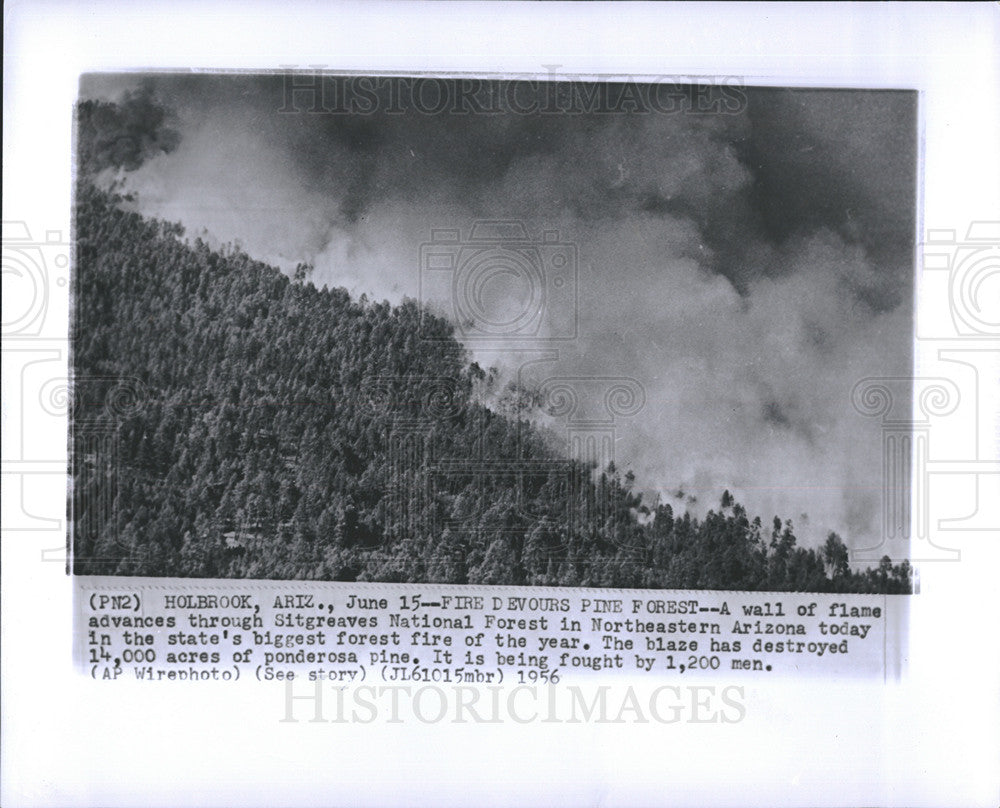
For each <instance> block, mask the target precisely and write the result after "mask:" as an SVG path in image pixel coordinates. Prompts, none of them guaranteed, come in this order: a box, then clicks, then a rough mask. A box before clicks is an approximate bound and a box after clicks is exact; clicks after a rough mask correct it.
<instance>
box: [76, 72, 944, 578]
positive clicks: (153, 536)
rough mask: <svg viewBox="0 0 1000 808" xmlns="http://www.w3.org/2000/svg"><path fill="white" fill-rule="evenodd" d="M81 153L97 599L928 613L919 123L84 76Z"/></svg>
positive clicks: (315, 76)
mask: <svg viewBox="0 0 1000 808" xmlns="http://www.w3.org/2000/svg"><path fill="white" fill-rule="evenodd" d="M76 125H77V132H76V159H77V162H76V170H77V185H76V199H75V214H74V215H75V228H76V231H75V243H76V259H77V272H76V276H75V285H74V299H73V323H72V348H73V372H74V388H75V389H74V411H73V444H72V449H73V451H72V481H73V486H72V500H71V505H70V514H71V519H70V525H71V531H70V539H71V544H72V565H73V570H74V572H76V573H78V574H101V575H137V576H180V577H187V576H190V577H208V578H255V579H259V578H263V579H316V580H328V581H383V582H411V583H453V584H501V585H535V586H546V585H547V586H597V587H611V588H645V589H657V588H675V589H733V590H751V591H762V590H763V591H817V592H845V593H846V592H854V593H889V594H900V593H908V592H911V591H912V588H913V575H912V570H911V568H910V564H909V562H908V560H907V559H908V555H907V550H908V545H907V542H906V539H908V538H909V527H910V526H909V524H908V519H909V516H908V514H906V515H905V519H903V518H902V517H901V515H900V513H896V514H895V516H896V519H895V520H894V518H893V511H892V509H891V508H890V507H888V506H890V505H891V502H887V498H888V499H892V498H894V497H896V491H895V489H893V488H892V485H893V484H895V485H896V487H897V488H899V489H902V488H905V487H906V486H908V485H909V481H908V479H903V477H902V474H901V473H900V474H899V477H898V479H896V480H890V479H886V471H885V469H884V463H883V454H884V450H885V447H884V440H883V432H884V428H883V424H882V422H881V421H879V420H878V419H873V418H871V417H870V416H871V415H872V414H876V413H877V412H878V410H879V408H880V407H882V408H884V409H886V410H887V409H889V408H892V409H893V411H894V412H895V413H897V414H899V413H901V414H904V415H907V416H908V412H909V407H910V403H911V393H912V391H911V389H910V387H911V382H910V380H909V378H908V377H909V376H910V367H911V365H912V348H911V342H912V336H913V331H914V325H913V318H914V309H913V294H914V286H913V277H914V263H913V262H914V249H915V211H916V187H917V186H916V177H917V157H916V145H917V96H916V93H914V92H907V91H894V90H861V89H827V88H821V89H815V88H813V89H802V88H794V87H767V88H762V87H753V86H744V85H743V84H742V83H741V82H739V81H737V80H736V79H732V78H720V79H716V80H713V81H711V82H704V81H702V82H698V83H688V84H682V83H677V80H676V79H671V80H669V81H668V80H666V79H664V78H662V77H661V78H659V79H656V80H646V81H643V80H639V79H634V80H633V79H630V80H628V81H606V80H605V81H602V80H599V79H584V78H580V77H566V78H561V77H560V76H558V75H554V76H552V80H551V81H538V80H534V81H528V80H520V81H519V80H516V79H506V78H497V79H491V78H488V77H487V78H472V77H464V78H463V77H456V78H436V77H426V76H409V77H406V76H358V75H327V74H324V73H321V72H316V71H313V72H308V71H307V72H302V71H299V72H283V73H280V72H279V73H272V74H266V75H252V74H196V75H184V74H174V75H169V74H146V73H138V74H136V73H122V74H91V75H85V76H83V77H82V79H81V83H80V100H79V104H78V106H77V122H76ZM884 380H890V381H888V382H887V381H884ZM892 380H895V382H896V383H895V384H893V383H892ZM918 392H920V391H918ZM924 392H928V391H924ZM929 392H930V393H932V394H933V393H934V392H935V391H933V390H931V391H929ZM937 392H939V393H940V392H941V391H937ZM944 392H945V393H947V391H944ZM904 522H905V523H904Z"/></svg>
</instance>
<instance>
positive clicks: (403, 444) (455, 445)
mask: <svg viewBox="0 0 1000 808" xmlns="http://www.w3.org/2000/svg"><path fill="white" fill-rule="evenodd" d="M122 203H123V200H122V199H121V198H120V197H117V196H115V195H114V194H113V193H109V192H105V191H102V190H98V189H97V188H96V187H95V185H93V184H92V183H90V182H89V181H88V180H86V179H84V180H82V181H81V183H80V185H79V188H78V194H77V210H76V244H77V254H76V276H75V282H76V286H75V289H76V295H75V317H74V325H73V329H74V331H73V333H74V344H73V349H74V350H73V365H74V372H75V377H76V395H75V404H74V435H73V442H74V443H73V447H74V464H73V483H74V485H73V495H72V503H71V506H72V516H73V520H72V525H73V535H72V539H73V551H74V555H73V558H74V569H75V571H76V572H77V573H82V574H118V575H152V576H156V575H181V576H213V577H253V578H284V579H289V578H315V579H326V580H343V581H353V580H358V581H362V580H364V581H421V582H448V583H469V584H529V585H562V586H577V585H581V586H606V587H650V588H659V587H671V588H710V589H749V590H758V589H766V590H796V591H844V592H895V593H898V592H908V591H910V587H911V583H910V569H909V566H908V565H907V564H906V563H905V562H904V563H903V564H902V565H897V566H893V565H892V564H891V563H890V561H889V560H888V559H887V558H886V559H884V560H883V562H882V564H881V565H880V566H879V567H878V568H877V569H870V570H864V571H852V570H850V569H849V567H848V563H847V562H848V554H847V549H846V547H845V546H844V543H843V542H842V541H841V540H840V539H839V538H838V537H836V536H835V535H832V534H831V536H830V538H829V539H828V541H827V543H826V545H825V546H824V548H823V550H822V551H820V552H817V551H815V550H807V549H804V548H802V547H799V546H797V542H796V537H795V534H794V532H793V527H792V524H791V522H789V521H786V522H782V521H781V520H780V519H778V518H777V517H775V518H774V520H773V522H771V521H768V522H766V523H765V524H762V523H761V520H760V519H759V518H751V516H750V515H748V514H747V513H746V512H745V510H744V509H743V508H742V507H741V506H740V505H738V504H737V503H734V502H733V501H732V499H731V497H729V495H728V493H726V494H724V495H723V496H722V501H721V503H720V507H719V508H718V509H717V510H715V511H713V512H710V513H709V514H708V515H707V517H706V518H705V519H704V520H698V519H695V518H692V517H691V516H690V515H688V514H686V513H685V514H675V513H674V512H673V511H672V509H671V507H670V506H669V505H656V506H655V507H653V508H652V512H651V511H650V509H649V508H647V506H646V505H644V504H643V503H642V501H641V499H640V497H638V496H636V495H635V494H633V493H632V492H631V491H630V485H631V477H630V476H629V475H626V476H624V477H622V476H621V474H620V473H619V472H618V471H617V470H615V469H613V468H611V469H605V470H594V469H589V468H584V467H582V466H581V465H579V464H576V463H570V462H569V461H566V460H565V459H564V458H562V457H561V456H560V453H559V450H558V449H557V448H554V447H553V445H552V442H551V441H550V440H547V439H546V436H545V434H544V433H543V432H542V431H540V430H538V429H536V428H535V427H532V426H531V424H530V423H529V422H528V421H527V420H526V419H525V418H522V417H520V416H519V415H518V409H517V408H516V407H510V408H504V409H503V412H498V411H494V409H491V408H489V407H487V406H485V405H483V404H482V403H480V402H481V401H482V400H483V399H482V397H481V396H478V395H477V392H476V391H477V390H478V389H481V387H482V385H483V384H485V383H486V381H488V379H487V373H486V372H484V371H483V370H482V369H480V368H479V367H478V366H476V365H474V364H470V363H469V361H468V359H467V356H466V354H465V351H464V350H463V348H462V346H461V345H460V344H459V343H458V342H457V341H456V340H455V339H454V338H452V336H451V333H452V330H451V326H450V325H449V324H448V323H447V322H446V321H444V320H441V319H435V318H433V317H430V316H429V315H427V314H426V313H422V312H421V311H420V310H419V308H418V307H417V305H416V304H415V303H413V302H405V303H403V304H402V305H399V306H390V305H388V304H386V303H372V302H368V301H366V300H365V299H364V298H362V299H360V300H352V299H351V297H350V296H349V295H348V294H347V292H345V291H344V290H342V289H326V288H324V289H317V288H315V286H314V285H313V284H312V283H310V282H309V281H308V278H307V277H304V276H305V275H306V274H307V273H306V272H300V273H298V276H299V277H297V278H296V279H294V280H293V279H290V278H289V277H287V276H286V275H284V274H282V273H281V272H280V271H279V270H277V269H275V268H273V267H269V266H266V265H264V264H261V263H258V262H255V261H253V260H251V259H250V258H249V257H248V256H247V255H245V254H243V253H241V252H239V251H235V250H228V249H227V250H224V251H221V252H220V251H213V250H211V249H209V247H208V246H206V245H205V244H203V243H201V242H200V241H195V242H194V243H193V244H186V243H185V242H184V241H183V239H182V238H181V235H182V233H181V229H180V228H179V226H177V225H170V224H165V223H161V222H157V221H152V220H147V219H144V218H142V217H140V216H139V215H137V214H135V213H131V212H127V211H126V210H125V209H124V207H123V204H122ZM428 336H433V337H436V339H428V338H427V337H428ZM498 409H500V408H498ZM600 472H603V473H600ZM807 505H808V503H804V506H807Z"/></svg>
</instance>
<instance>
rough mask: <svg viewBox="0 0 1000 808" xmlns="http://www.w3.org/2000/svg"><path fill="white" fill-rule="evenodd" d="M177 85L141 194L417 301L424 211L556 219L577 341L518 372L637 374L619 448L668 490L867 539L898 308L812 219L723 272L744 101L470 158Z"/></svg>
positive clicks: (409, 137) (413, 139)
mask: <svg viewBox="0 0 1000 808" xmlns="http://www.w3.org/2000/svg"><path fill="white" fill-rule="evenodd" d="M172 100H173V102H174V103H175V105H176V106H177V109H178V115H179V116H180V118H181V121H180V124H179V125H178V127H177V128H179V129H180V131H181V134H182V136H183V139H182V142H181V145H180V147H179V148H178V149H177V150H176V151H175V152H174V153H172V154H170V155H165V156H162V157H159V158H157V159H155V160H153V161H150V162H149V163H148V164H146V165H145V166H143V167H142V168H141V169H139V170H138V171H136V172H134V173H133V174H132V175H130V177H129V180H128V183H129V187H130V188H131V189H133V190H135V191H137V192H138V198H139V202H138V204H139V206H140V209H141V210H143V212H145V213H147V214H149V215H154V216H158V217H161V218H166V219H170V220H179V221H181V222H182V223H183V224H184V225H185V226H186V227H187V228H188V229H189V232H190V234H192V235H199V234H202V233H205V234H206V235H208V236H210V237H211V238H213V239H215V240H217V241H219V242H229V241H234V242H238V243H239V244H240V245H241V246H242V247H243V248H244V249H246V250H247V251H248V252H249V253H251V254H252V255H254V256H255V257H258V258H260V259H262V260H267V261H271V262H273V263H276V264H278V265H279V266H281V267H282V268H284V269H286V270H289V269H290V268H291V267H293V266H294V265H295V264H296V263H297V262H299V261H308V262H312V263H313V264H314V265H315V273H314V275H313V280H314V282H315V283H317V285H323V284H329V285H338V286H345V287H347V288H348V289H349V290H350V291H352V292H353V293H354V294H361V293H366V294H368V296H369V297H370V298H374V299H383V298H384V299H388V300H390V301H392V302H398V301H400V300H401V299H402V298H403V297H404V296H409V297H417V295H418V290H419V279H420V271H421V268H420V260H419V255H420V245H421V243H423V242H425V241H426V240H427V239H428V237H429V235H430V231H431V229H432V228H434V227H458V228H461V229H462V231H463V232H468V228H469V226H470V225H471V223H472V222H473V221H475V220H477V219H482V218H505V219H510V218H514V219H520V220H523V221H524V222H525V223H526V224H527V226H528V228H529V230H530V231H531V232H532V233H533V234H538V233H540V232H541V231H542V230H543V229H557V230H558V231H559V233H560V235H561V236H562V238H563V239H565V240H569V241H572V242H573V243H575V245H576V247H577V249H578V255H579V263H580V265H579V285H578V286H579V312H578V313H579V318H580V332H579V338H578V339H577V340H576V341H574V342H571V343H563V344H561V345H560V346H559V358H558V360H556V361H552V362H549V363H543V364H539V365H535V366H533V369H532V370H531V371H530V372H528V373H526V374H525V380H527V381H535V382H538V381H541V380H542V379H543V378H544V377H546V376H574V377H581V378H589V377H596V376H601V377H617V376H624V377H631V378H634V379H635V380H637V381H638V382H639V383H640V384H641V385H642V387H643V389H644V390H645V396H646V403H645V406H644V407H643V408H642V410H641V411H640V412H638V413H637V414H635V415H634V416H632V417H629V418H626V419H621V420H620V421H619V423H617V424H616V436H617V440H616V444H615V456H616V460H617V461H618V465H619V466H620V467H622V466H624V467H628V468H631V469H632V470H633V471H634V472H635V473H636V477H637V487H639V488H640V489H650V490H655V491H658V492H660V493H661V495H662V497H663V498H664V499H666V500H668V501H673V502H674V504H675V507H676V506H677V505H678V504H679V501H678V500H671V497H673V492H676V491H678V490H682V491H683V492H684V501H686V502H689V505H690V507H691V508H692V509H693V510H695V511H696V512H699V513H703V512H704V511H705V510H707V508H709V507H715V506H716V505H717V503H718V500H719V497H720V495H721V492H722V490H723V489H726V488H728V489H729V490H730V491H731V492H733V494H734V495H735V496H736V497H737V499H738V500H739V501H741V502H743V503H744V504H745V505H746V506H747V508H748V510H749V511H750V513H751V514H759V515H761V517H762V518H763V519H765V520H769V519H770V518H771V516H773V515H775V514H777V515H780V516H782V517H783V518H784V517H793V518H796V519H798V517H799V515H800V514H803V513H807V514H808V527H806V526H805V525H801V524H800V525H798V527H799V528H800V534H801V535H800V538H801V539H802V540H803V541H804V542H805V543H807V544H813V545H815V544H818V543H820V542H821V541H822V540H823V538H825V534H826V531H828V530H837V531H838V532H840V533H842V534H843V535H844V537H845V539H846V540H848V541H849V542H851V543H853V544H855V545H858V546H868V545H871V544H872V543H873V542H872V539H873V538H877V535H876V534H877V531H878V529H879V523H878V518H879V513H878V507H879V502H880V485H881V478H880V474H881V454H880V453H881V439H880V436H879V434H878V429H877V426H876V425H874V424H873V423H871V422H869V421H868V420H866V419H864V418H862V417H861V416H860V415H858V414H857V413H856V412H855V411H854V410H853V409H852V407H851V403H850V392H851V388H852V386H853V385H854V383H855V382H856V381H857V380H859V379H861V378H863V377H865V376H873V375H887V374H891V373H893V372H896V373H899V372H902V373H905V372H907V371H908V362H909V359H908V357H909V339H910V336H909V335H910V333H911V323H910V321H909V315H908V314H907V310H906V309H905V308H900V309H896V310H890V311H881V310H877V309H875V308H873V307H871V306H869V305H867V304H866V302H865V300H866V297H865V293H866V291H867V290H869V289H875V288H877V287H878V286H879V284H883V285H884V283H885V280H884V277H885V276H884V271H883V269H882V267H880V266H879V265H878V264H877V263H875V259H873V258H872V257H871V256H870V255H869V254H868V253H866V251H865V249H864V248H862V247H861V246H859V245H858V243H856V242H853V241H850V240H847V239H845V238H844V237H843V236H842V235H837V234H836V233H834V232H833V231H831V230H827V229H823V228H818V229H815V230H814V231H812V232H808V233H801V234H797V235H795V236H794V237H793V238H790V239H789V240H787V241H786V242H784V243H783V244H780V245H778V244H775V243H772V242H771V241H769V240H767V239H765V238H763V237H760V236H759V235H756V231H754V229H753V228H752V227H750V226H749V225H748V226H746V227H745V228H743V229H742V230H740V229H738V230H737V231H735V232H737V233H743V234H745V238H746V242H745V243H743V244H741V245H740V247H741V249H740V250H739V255H740V256H741V258H740V260H742V261H744V262H745V263H746V266H743V267H740V268H738V270H739V272H740V273H741V274H742V277H745V278H747V281H746V283H745V287H746V288H743V289H739V290H738V289H737V288H736V287H735V286H734V285H733V283H731V282H730V280H729V279H728V278H727V276H726V275H724V274H721V273H720V272H719V271H718V267H717V260H716V259H717V256H716V255H715V253H714V251H713V247H712V246H711V245H712V244H713V243H715V241H714V240H713V238H712V236H713V235H717V234H713V233H711V232H709V231H708V229H707V228H708V227H709V225H708V224H707V221H708V218H707V217H701V216H699V211H702V210H706V209H708V208H720V207H721V208H725V207H726V205H730V206H731V207H732V208H733V210H735V211H737V214H736V218H737V219H738V218H739V215H742V214H740V213H739V212H740V211H741V210H742V208H743V207H745V206H746V204H747V202H746V199H747V192H748V190H749V189H750V188H751V186H752V183H753V180H754V177H753V174H752V171H751V169H750V168H748V167H747V166H746V165H745V164H744V163H743V162H742V161H741V159H740V158H739V156H738V155H737V154H736V152H735V150H734V147H733V145H732V144H733V142H734V141H735V140H737V139H738V138H739V137H740V136H742V134H743V133H744V131H745V129H746V127H747V126H748V125H749V124H748V122H747V121H746V120H745V119H744V118H742V117H739V116H719V115H713V116H690V115H689V116H682V115H676V116H662V115H651V116H646V117H642V116H617V117H613V118H610V119H605V120H600V121H596V122H595V121H594V120H592V119H587V120H583V119H579V120H573V119H568V120H567V121H566V122H565V127H564V131H562V132H561V133H560V135H559V137H558V138H557V139H556V140H555V142H554V145H553V146H551V147H548V148H537V149H527V150H525V151H524V153H523V154H515V155H514V156H513V158H512V159H510V160H508V161H507V162H506V164H505V165H504V166H503V169H502V170H498V171H495V172H493V173H491V174H490V175H489V176H485V175H477V174H476V172H475V171H474V170H468V169H467V168H461V166H460V167H459V168H455V167H453V166H450V164H449V149H440V148H437V149H435V148H434V147H433V141H432V140H429V139H428V136H427V134H426V133H425V132H417V131H415V130H414V131H411V130H407V129H406V128H405V127H404V128H401V129H400V130H399V131H398V132H390V133H389V135H388V136H386V140H385V142H384V143H383V144H382V145H381V146H380V148H381V152H376V154H375V156H374V157H372V156H371V155H370V154H359V153H358V152H357V150H352V149H351V148H350V147H348V146H346V145H345V144H344V143H343V142H342V141H340V140H337V139H336V138H331V137H324V134H323V132H322V131H321V129H320V128H318V125H317V127H313V128H312V129H310V128H309V123H308V121H305V122H304V121H303V120H301V118H302V116H283V115H277V114H263V113H262V111H261V110H262V108H263V107H261V106H260V105H259V104H258V105H255V104H245V105H244V104H241V103H240V101H239V99H230V101H229V103H227V104H225V105H219V104H210V103H207V102H205V101H204V100H202V102H200V103H197V104H194V103H189V104H187V105H186V106H185V103H184V99H183V97H181V96H175V97H174V98H173V99H172ZM445 124H447V121H445ZM501 124H502V125H504V126H511V124H510V123H509V122H499V121H498V124H497V125H498V126H500V125H501ZM445 129H447V127H445ZM512 136H513V135H512ZM310 137H313V138H314V140H310V139H309V138H310ZM304 144H310V145H308V148H309V149H310V153H309V154H308V155H306V156H305V157H304V156H303V151H302V150H303V148H305V146H304ZM857 148H859V147H858V146H857V143H852V149H857ZM450 152H451V153H453V158H452V159H453V160H454V161H455V162H456V163H458V162H461V161H462V160H466V161H468V160H469V159H471V158H469V156H468V155H462V154H454V152H455V149H451V150H450ZM460 168H461V170H459V169H460ZM359 188H361V189H362V191H360V192H359V190H358V189H359ZM364 189H369V191H368V192H367V195H366V192H365V191H364ZM359 193H360V198H361V203H360V204H359V203H358V198H357V197H358V195H359ZM352 195H353V196H352ZM352 199H353V201H351V200H352ZM348 207H351V208H352V211H353V212H352V213H350V214H348V213H345V210H346V209H347V208H348ZM748 216H749V214H748ZM445 310H447V309H445ZM475 356H476V358H477V359H479V360H481V361H482V362H483V363H484V364H499V365H500V366H502V368H503V370H504V372H505V373H506V374H507V378H514V377H515V375H516V373H517V367H518V363H519V362H520V361H521V358H520V357H521V355H520V354H519V353H518V352H517V350H515V349H514V348H513V347H512V348H511V349H510V350H508V351H506V352H501V353H499V354H498V353H497V352H495V351H494V352H489V351H483V350H481V349H480V350H479V351H478V352H475ZM556 425H557V426H558V424H556ZM688 498H693V499H696V500H697V503H696V504H695V503H693V502H690V501H689V499H688Z"/></svg>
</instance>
